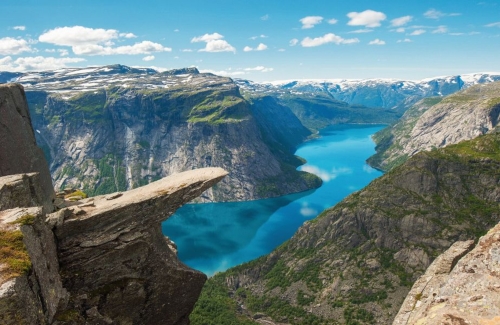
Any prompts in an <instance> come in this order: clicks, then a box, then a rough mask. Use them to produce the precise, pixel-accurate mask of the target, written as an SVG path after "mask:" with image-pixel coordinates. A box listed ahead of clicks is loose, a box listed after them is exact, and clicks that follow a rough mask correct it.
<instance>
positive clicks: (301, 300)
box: [297, 290, 314, 306]
mask: <svg viewBox="0 0 500 325" xmlns="http://www.w3.org/2000/svg"><path fill="white" fill-rule="evenodd" d="M313 301H314V295H311V296H310V295H307V294H305V293H304V291H302V290H299V292H297V304H299V305H300V306H307V305H309V304H310V303H311V302H313Z"/></svg>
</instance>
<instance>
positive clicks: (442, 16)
mask: <svg viewBox="0 0 500 325" xmlns="http://www.w3.org/2000/svg"><path fill="white" fill-rule="evenodd" d="M0 12H2V19H1V20H0V71H30V70H47V69H57V68H61V67H86V66H94V65H106V64H115V63H120V64H125V65H129V66H144V67H156V68H160V69H171V68H182V67H190V66H196V67H198V68H199V69H200V70H201V71H210V72H214V73H217V74H221V75H228V76H231V77H236V78H245V79H250V80H255V81H265V80H282V79H324V78H329V79H333V78H335V79H336V78H345V79H355V78H397V79H422V78H426V77H434V76H440V75H452V74H465V73H473V72H498V71H500V55H499V53H500V1H499V0H495V1H490V0H487V1H475V0H455V1H428V0H419V1H394V0H391V1H388V0H377V1H375V0H359V1H345V0H344V1H336V0H330V1H327V0H307V1H303V0H294V1H289V0H288V1H286V0H279V1H278V0H247V1H239V0H212V1H208V0H183V1H169V0H164V1H151V0H142V1H132V0H121V1H115V0H102V1H94V0H85V1H82V0H71V1H67V0H43V1H41V0H23V1H8V2H6V1H2V3H1V4H0Z"/></svg>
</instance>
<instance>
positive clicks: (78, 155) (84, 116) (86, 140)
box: [18, 66, 320, 201]
mask: <svg viewBox="0 0 500 325" xmlns="http://www.w3.org/2000/svg"><path fill="white" fill-rule="evenodd" d="M18 81H19V82H21V83H22V84H23V85H25V87H26V89H27V93H26V94H27V98H28V102H29V104H30V108H31V110H32V112H31V113H32V119H33V125H34V128H35V129H36V130H37V131H36V136H37V140H38V143H39V144H40V146H41V147H42V148H43V149H44V152H45V154H46V156H47V157H48V160H49V162H50V170H51V175H52V178H53V180H54V185H55V188H56V189H57V190H60V189H63V188H67V187H76V188H82V189H84V190H85V191H86V192H87V193H89V194H90V195H99V194H105V193H112V192H115V191H124V190H128V189H132V188H135V187H138V186H142V185H145V184H148V183H150V182H153V181H155V180H158V179H160V178H162V177H165V176H168V175H172V174H174V173H177V172H182V171H186V170H191V169H194V168H203V167H221V168H224V169H226V170H227V171H228V172H229V175H228V177H227V178H225V179H224V180H223V181H222V182H221V183H220V184H218V185H217V186H216V187H214V188H213V189H210V190H209V191H207V192H206V193H204V194H203V195H202V197H201V200H204V201H238V200H251V199H258V198H264V197H272V196H279V195H283V194H288V193H293V192H299V191H304V190H307V189H311V188H314V187H317V186H319V184H320V180H319V179H318V178H317V177H315V176H313V175H312V174H307V173H303V172H298V171H296V167H297V166H299V165H300V164H301V163H302V162H301V161H300V160H299V159H297V158H296V157H295V156H294V155H293V151H294V149H295V146H296V145H297V144H299V143H301V142H302V141H304V139H306V138H307V137H308V136H309V135H310V134H311V132H310V131H309V130H307V129H306V128H305V127H304V126H303V125H302V124H301V123H300V121H299V120H298V119H297V118H296V117H295V116H294V115H293V114H292V113H291V112H290V110H289V109H288V108H287V107H284V106H280V107H277V108H276V109H274V110H260V111H259V110H258V108H254V107H253V106H252V105H251V103H249V102H248V101H247V100H245V99H244V98H243V97H242V96H241V94H240V92H239V89H238V87H237V85H236V84H235V83H234V82H233V81H232V80H231V79H229V78H224V77H218V76H214V75H212V74H201V73H199V72H198V71H197V70H196V69H182V70H174V71H168V72H163V73H159V72H157V71H155V70H151V69H132V68H128V67H124V66H108V67H100V68H91V69H68V70H64V71H57V72H45V73H40V74H39V75H37V76H35V75H30V74H26V75H23V76H21V77H19V78H18ZM284 116H286V122H287V123H286V126H284V127H285V128H286V130H293V131H294V132H293V136H292V137H289V138H288V139H287V140H288V143H287V144H286V145H285V144H283V143H281V142H279V141H278V140H279V139H281V136H280V133H282V132H288V131H282V130H278V127H274V128H271V129H269V127H268V126H269V123H268V121H272V120H274V121H280V120H281V119H282V118H283V117H284ZM289 144H290V145H289Z"/></svg>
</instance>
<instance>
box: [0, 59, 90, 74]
mask: <svg viewBox="0 0 500 325" xmlns="http://www.w3.org/2000/svg"><path fill="white" fill-rule="evenodd" d="M83 61H85V59H82V58H54V57H43V56H36V57H23V58H18V59H16V60H12V58H11V57H10V56H7V57H5V58H3V59H0V70H3V71H19V72H23V71H32V70H35V71H43V70H55V69H60V68H66V67H67V64H70V63H78V62H83Z"/></svg>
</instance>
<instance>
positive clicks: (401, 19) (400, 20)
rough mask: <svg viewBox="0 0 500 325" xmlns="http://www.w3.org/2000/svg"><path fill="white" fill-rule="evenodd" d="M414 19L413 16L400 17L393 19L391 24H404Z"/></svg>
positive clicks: (396, 25)
mask: <svg viewBox="0 0 500 325" xmlns="http://www.w3.org/2000/svg"><path fill="white" fill-rule="evenodd" d="M412 19H413V17H412V16H403V17H399V18H396V19H393V20H391V25H392V26H393V27H399V26H404V25H406V24H408V23H409V22H410V21H411V20H412Z"/></svg>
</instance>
